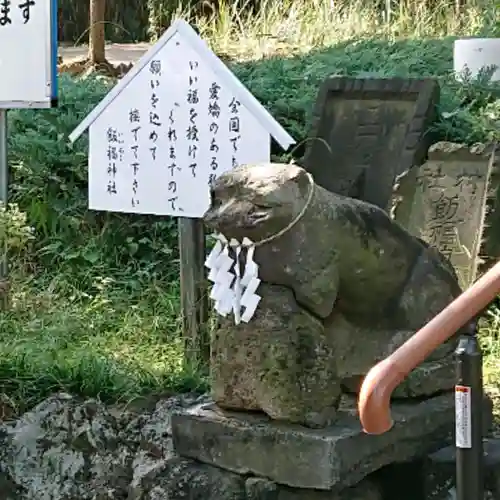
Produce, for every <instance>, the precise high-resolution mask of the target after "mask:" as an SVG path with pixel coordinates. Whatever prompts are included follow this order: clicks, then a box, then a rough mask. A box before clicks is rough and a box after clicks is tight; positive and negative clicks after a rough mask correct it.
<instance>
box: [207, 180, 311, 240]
mask: <svg viewBox="0 0 500 500" xmlns="http://www.w3.org/2000/svg"><path fill="white" fill-rule="evenodd" d="M306 175H307V178H308V180H309V191H308V193H307V199H306V202H305V203H304V206H303V207H302V209H301V210H300V212H299V213H298V214H297V215H296V216H295V217H294V218H293V219H292V220H291V221H290V223H288V224H287V225H286V226H285V227H284V228H283V229H280V230H279V231H278V232H277V233H275V234H272V235H271V236H268V237H267V238H264V239H263V240H260V241H256V242H253V241H250V240H249V239H248V238H243V241H242V243H241V245H243V246H253V247H258V246H261V245H265V244H266V243H270V242H271V241H274V240H276V239H278V238H280V237H281V236H283V235H284V234H285V233H287V232H288V231H290V230H291V229H292V228H293V227H294V226H295V225H296V224H297V223H298V222H299V221H300V220H301V219H302V217H304V214H305V213H306V211H307V209H308V208H309V206H310V205H311V202H312V200H313V197H314V186H315V182H314V179H313V176H312V175H311V174H310V173H309V172H306ZM214 237H215V238H216V239H218V240H220V241H221V242H223V243H226V244H227V243H229V245H230V246H233V245H234V244H236V243H238V245H239V242H236V241H235V240H234V239H232V240H230V241H229V242H228V240H227V238H226V237H225V236H224V235H223V234H220V233H219V234H215V235H214ZM231 242H234V243H233V245H231Z"/></svg>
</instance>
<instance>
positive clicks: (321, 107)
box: [303, 77, 439, 210]
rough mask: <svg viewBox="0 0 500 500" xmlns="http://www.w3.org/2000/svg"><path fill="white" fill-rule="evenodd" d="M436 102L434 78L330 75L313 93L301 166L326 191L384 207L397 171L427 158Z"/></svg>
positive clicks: (437, 95) (437, 99) (436, 91)
mask: <svg viewBox="0 0 500 500" xmlns="http://www.w3.org/2000/svg"><path fill="white" fill-rule="evenodd" d="M438 101H439V85H438V83H437V82H436V81H435V80H432V79H413V80H412V79H403V78H390V79H373V78H367V79H361V78H360V79H357V78H343V77H342V78H341V77H330V78H328V79H327V80H325V81H324V82H323V84H322V86H321V88H320V91H319V94H318V97H317V101H316V106H315V109H314V118H313V126H312V130H311V133H310V135H309V140H308V143H307V150H306V154H305V156H304V160H303V163H304V167H305V168H306V169H307V170H308V171H309V172H311V173H312V175H313V176H314V180H315V181H316V183H317V184H319V185H320V186H322V187H323V188H325V189H327V190H328V191H331V192H333V193H337V194H341V195H344V196H350V197H352V198H357V199H360V200H363V201H367V202H369V203H372V204H374V205H377V206H378V207H380V208H382V209H384V210H387V208H388V205H389V201H390V198H391V195H392V190H393V185H394V180H395V178H396V176H397V175H399V174H401V173H402V172H404V171H406V170H408V169H410V168H411V167H412V166H413V165H420V164H421V163H422V162H423V161H424V160H425V156H426V153H427V150H428V148H429V146H430V144H431V142H430V138H429V137H428V134H427V130H428V128H429V126H430V125H431V124H432V122H433V120H434V117H435V113H436V105H437V103H438Z"/></svg>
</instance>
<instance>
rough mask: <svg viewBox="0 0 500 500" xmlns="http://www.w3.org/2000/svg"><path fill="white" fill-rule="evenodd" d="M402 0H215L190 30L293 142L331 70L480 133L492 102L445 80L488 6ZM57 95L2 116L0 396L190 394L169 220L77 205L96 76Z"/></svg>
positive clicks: (438, 129)
mask: <svg viewBox="0 0 500 500" xmlns="http://www.w3.org/2000/svg"><path fill="white" fill-rule="evenodd" d="M278 3H279V4H280V7H279V8H278V7H277V6H276V5H277V4H278ZM365 3H366V4H368V2H365ZM408 4H409V6H403V7H401V8H400V9H399V10H397V11H396V12H393V13H392V17H391V21H390V23H387V22H385V21H384V20H383V19H382V17H381V15H380V13H377V12H376V11H375V10H374V9H373V8H370V7H367V6H366V5H365V4H363V3H362V2H361V1H358V2H356V1H354V2H346V5H345V6H344V5H342V4H341V3H339V2H336V4H335V5H336V7H335V8H334V9H331V8H330V4H329V2H325V1H324V0H321V1H320V0H310V1H308V2H306V1H305V0H295V1H292V0H289V1H286V2H271V1H269V2H268V3H267V4H264V7H263V8H262V9H261V11H260V12H259V13H258V14H254V15H250V14H248V15H247V14H241V13H238V12H236V11H235V9H233V8H232V6H231V4H228V5H224V4H223V5H222V6H221V12H220V13H219V14H218V15H217V16H215V15H214V16H213V17H207V18H204V19H200V20H199V22H198V26H199V29H200V31H201V33H202V35H203V36H204V37H205V38H206V39H207V40H208V41H209V43H210V44H211V45H212V47H213V48H214V49H215V50H216V52H217V53H219V54H221V55H224V56H225V57H227V58H229V59H230V60H231V61H232V62H231V66H232V68H233V70H234V71H235V72H236V74H237V75H238V76H239V77H240V78H241V80H242V81H243V82H244V83H245V84H246V85H247V86H248V87H249V88H250V90H251V91H252V92H253V93H254V94H255V95H256V97H257V98H258V99H259V100H260V101H261V102H262V103H263V104H265V105H266V106H267V107H268V109H269V110H270V111H271V112H272V113H273V115H274V116H275V117H276V118H277V119H278V120H279V121H280V122H281V123H282V124H283V125H284V126H285V127H286V128H287V129H288V130H289V131H290V133H292V134H293V135H294V137H295V138H296V139H297V140H298V141H299V143H300V142H302V141H303V140H304V139H305V138H306V136H307V131H308V126H309V120H310V113H311V110H312V104H313V102H314V99H315V96H316V93H317V90H318V85H319V84H320V82H321V81H322V79H323V78H324V77H325V76H327V75H329V74H332V73H339V74H346V75H353V76H356V75H358V76H360V75H374V76H381V75H400V76H435V77H438V78H439V79H440V81H441V84H442V88H443V91H442V99H441V109H442V111H447V112H449V113H453V115H452V117H451V118H447V119H444V118H442V119H441V120H440V121H439V123H437V124H436V126H435V129H434V130H433V133H434V135H435V137H436V139H449V140H456V141H466V142H469V143H470V142H474V141H477V140H486V139H488V138H492V137H494V136H495V135H496V134H498V127H497V125H496V122H498V121H499V120H500V101H499V100H498V99H495V98H494V97H493V96H492V91H491V88H490V87H489V86H488V85H486V84H470V85H458V84H457V83H456V82H454V80H453V79H452V78H450V70H451V67H452V42H453V38H454V37H457V36H460V35H470V34H478V33H484V34H489V35H493V34H495V32H498V27H497V26H496V25H495V24H494V23H495V15H494V13H493V10H492V8H490V6H488V5H487V4H485V3H484V2H477V3H469V4H468V5H467V7H466V8H465V10H464V12H462V13H461V14H460V15H457V14H456V13H455V12H454V11H453V9H452V8H450V7H447V6H446V4H452V2H446V3H444V4H443V5H437V6H436V7H435V9H434V10H433V11H431V10H429V9H428V8H426V7H425V6H424V2H408ZM402 5H403V4H402ZM61 88H62V96H61V103H62V105H61V107H60V108H59V109H58V110H49V111H36V112H34V111H22V112H17V111H16V112H12V113H11V114H10V136H9V141H10V147H11V150H10V151H11V156H10V159H11V173H12V186H11V188H12V199H13V201H15V202H16V203H18V204H19V206H20V207H21V209H22V210H24V211H26V213H27V215H28V221H29V224H30V225H32V226H34V227H35V239H34V241H32V242H31V243H30V244H29V246H28V248H27V249H26V250H25V251H24V252H22V253H17V254H16V255H15V256H13V262H14V264H15V268H14V271H13V283H12V302H13V303H12V308H11V309H10V311H8V312H4V313H0V392H3V393H4V394H5V395H6V396H7V397H8V398H10V399H12V400H13V401H14V402H15V403H16V404H18V403H22V404H23V405H28V406H29V405H31V404H32V403H33V402H35V401H37V400H38V399H39V398H41V397H44V396H45V395H47V394H49V393H51V392H53V391H55V390H59V389H63V390H68V391H71V392H74V393H80V394H84V395H89V396H90V395H93V396H95V395H98V396H99V397H101V398H103V399H106V400H116V399H119V398H126V399H128V398H132V397H134V396H136V395H139V394H144V393H151V392H163V391H170V390H183V389H193V388H201V387H205V380H204V379H203V377H201V376H199V375H197V374H195V373H192V372H190V371H186V369H185V368H184V367H183V364H182V342H181V338H180V321H179V293H178V251H177V239H176V233H175V221H173V220H167V219H165V218H163V219H160V218H153V217H139V216H127V215H119V214H96V213H91V212H88V211H87V209H86V203H87V201H86V151H87V143H86V138H83V139H81V140H80V141H79V142H78V143H77V145H76V146H75V147H74V148H72V147H70V146H69V145H68V143H67V140H66V135H67V134H68V133H69V132H70V131H71V130H72V129H73V128H74V126H76V125H77V124H78V122H79V121H80V120H81V119H82V118H83V117H84V116H85V115H86V113H87V112H88V111H89V110H90V109H91V108H92V107H93V106H94V105H95V104H96V103H97V102H99V100H100V99H101V98H102V97H103V95H104V94H105V92H106V91H107V88H108V84H106V83H105V82H103V81H100V80H99V79H96V78H90V79H87V80H85V81H78V82H76V81H73V80H71V79H69V78H67V77H65V78H63V79H62V82H61ZM301 148H302V146H299V148H298V149H297V150H296V152H295V153H296V155H300V154H301ZM302 149H303V148H302ZM274 152H275V153H276V154H279V151H274ZM499 317H500V316H499ZM495 321H496V320H495V318H493V319H492V320H490V321H488V322H487V323H486V326H485V329H484V332H483V333H484V334H483V342H484V345H485V348H486V349H487V353H488V358H487V360H486V367H487V368H488V372H487V377H488V382H489V383H490V384H495V383H496V374H497V373H500V372H499V371H498V370H497V368H498V367H497V366H496V363H497V361H496V360H497V359H500V358H498V356H497V354H498V352H497V351H498V349H499V348H500V347H499V346H500V343H499V342H498V339H497V331H498V328H497V326H498V322H495Z"/></svg>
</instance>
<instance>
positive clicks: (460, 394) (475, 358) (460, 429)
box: [455, 320, 484, 500]
mask: <svg viewBox="0 0 500 500" xmlns="http://www.w3.org/2000/svg"><path fill="white" fill-rule="evenodd" d="M476 334H477V321H476V320H474V321H473V322H471V323H470V324H469V325H468V326H467V327H466V329H465V331H464V333H463V335H462V337H461V339H460V342H459V344H458V347H457V349H456V351H455V354H456V363H457V365H456V366H457V385H456V387H455V419H456V425H455V430H456V440H455V446H456V457H457V477H456V489H457V500H483V498H484V478H483V366H482V362H483V356H482V353H481V347H480V346H479V342H478V339H477V335H476Z"/></svg>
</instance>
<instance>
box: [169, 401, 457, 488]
mask: <svg viewBox="0 0 500 500" xmlns="http://www.w3.org/2000/svg"><path fill="white" fill-rule="evenodd" d="M392 414H393V418H394V421H395V425H394V428H393V429H392V430H391V431H390V432H388V433H386V434H383V435H381V436H370V435H367V434H364V433H363V431H362V429H361V427H360V424H359V420H358V416H357V412H356V410H355V401H354V400H352V399H349V400H346V401H345V403H344V404H343V405H342V407H341V409H340V414H339V418H338V420H337V422H336V423H335V425H333V426H331V427H328V428H325V429H310V428H306V427H302V426H299V425H291V424H284V423H278V422H274V421H271V420H270V419H268V418H267V417H265V416H263V415H261V414H248V413H229V412H224V411H222V410H220V409H219V408H218V407H217V406H215V405H212V404H209V405H199V406H196V407H194V408H192V409H189V410H186V411H183V412H180V413H176V414H174V415H173V416H172V434H173V441H174V447H175V450H176V452H178V453H179V454H180V455H181V456H184V457H187V458H192V459H195V460H199V461H200V462H203V463H206V464H210V465H214V466H216V467H219V468H221V469H225V470H228V471H231V472H234V473H238V474H244V475H254V476H259V477H262V478H267V479H269V480H271V481H273V482H275V483H278V484H280V485H285V486H288V487H292V488H304V489H316V490H326V491H334V492H336V491H341V490H343V489H345V488H348V487H350V486H353V485H356V484H357V483H359V482H360V481H361V480H363V479H364V478H365V477H366V476H368V475H369V474H371V473H373V472H375V471H377V470H378V469H381V468H382V467H384V466H386V465H388V464H391V463H394V462H402V461H408V460H412V459H414V458H416V457H422V456H426V455H427V454H428V453H432V452H434V451H436V450H438V449H439V448H441V447H442V446H443V443H444V444H448V443H451V441H452V439H453V430H454V416H455V415H454V399H453V394H445V395H440V396H436V397H434V398H431V399H428V400H426V401H423V402H419V403H400V404H398V403H394V404H393V405H392Z"/></svg>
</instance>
